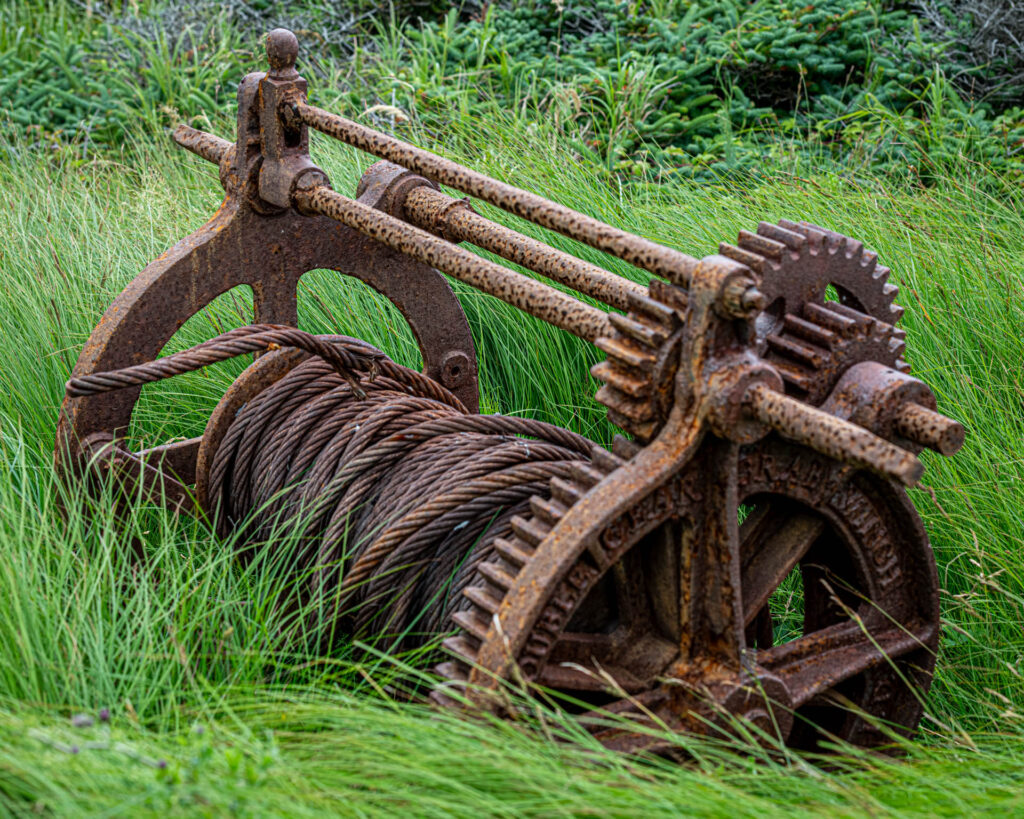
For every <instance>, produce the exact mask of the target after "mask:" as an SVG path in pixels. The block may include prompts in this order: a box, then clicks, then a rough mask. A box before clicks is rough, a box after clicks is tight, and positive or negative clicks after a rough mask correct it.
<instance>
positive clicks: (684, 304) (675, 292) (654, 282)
mask: <svg viewBox="0 0 1024 819" xmlns="http://www.w3.org/2000/svg"><path fill="white" fill-rule="evenodd" d="M647 287H648V290H649V291H650V294H651V298H650V299H647V300H648V301H653V302H654V303H655V304H658V306H659V307H660V308H661V309H663V310H668V311H669V312H670V313H671V314H672V318H673V321H672V322H665V326H666V327H672V328H673V329H674V328H675V327H677V326H679V324H680V322H681V319H680V318H679V317H680V316H683V315H686V310H687V308H688V307H689V304H690V294H689V293H687V291H685V290H683V288H681V287H676V286H675V285H674V284H669V283H668V282H666V281H662V280H661V279H651V283H650V284H649V285H648V286H647ZM627 298H628V299H629V303H630V306H631V307H632V306H633V299H637V301H639V300H641V299H644V298H646V297H644V296H640V295H637V294H633V293H631V294H630V295H629V296H627ZM633 309H635V310H636V312H638V313H643V312H644V311H643V309H641V308H640V307H635V308H633Z"/></svg>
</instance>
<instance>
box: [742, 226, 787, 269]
mask: <svg viewBox="0 0 1024 819" xmlns="http://www.w3.org/2000/svg"><path fill="white" fill-rule="evenodd" d="M737 244H738V245H739V246H740V248H741V249H742V250H749V251H751V252H752V253H757V254H758V255H761V256H767V257H768V258H769V259H774V260H775V261H779V260H780V259H782V254H783V253H785V252H786V250H787V248H786V246H785V245H784V244H783V243H782V242H776V241H775V240H774V239H769V238H768V237H767V236H758V235H757V234H756V233H751V232H750V231H749V230H741V231H740V240H739V242H737Z"/></svg>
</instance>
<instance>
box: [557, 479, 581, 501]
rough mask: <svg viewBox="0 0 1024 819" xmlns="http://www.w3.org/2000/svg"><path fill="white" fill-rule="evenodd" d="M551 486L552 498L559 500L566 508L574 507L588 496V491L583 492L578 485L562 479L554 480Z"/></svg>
mask: <svg viewBox="0 0 1024 819" xmlns="http://www.w3.org/2000/svg"><path fill="white" fill-rule="evenodd" d="M550 486H551V495H552V497H555V498H557V499H558V500H559V501H561V502H562V503H564V504H565V505H566V506H572V505H573V504H574V503H576V502H577V501H578V500H579V499H580V498H582V497H583V496H584V494H586V490H581V489H580V487H578V486H577V485H576V484H574V483H572V482H571V481H566V480H563V479H562V478H552V479H551V484H550Z"/></svg>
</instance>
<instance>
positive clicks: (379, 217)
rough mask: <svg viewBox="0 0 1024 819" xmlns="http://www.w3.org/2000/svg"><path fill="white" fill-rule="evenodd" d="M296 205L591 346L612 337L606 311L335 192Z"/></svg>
mask: <svg viewBox="0 0 1024 819" xmlns="http://www.w3.org/2000/svg"><path fill="white" fill-rule="evenodd" d="M295 204H296V206H297V207H298V209H299V211H300V212H302V213H307V214H319V215H321V216H326V217H327V218H329V219H335V220H336V221H338V222H341V223H342V224H343V225H346V226H348V227H350V228H354V229H355V230H358V231H359V232H360V233H362V234H364V235H366V236H369V237H370V238H372V239H375V240H376V241H378V242H381V243H382V244H385V245H387V246H388V247H391V248H394V249H395V250H397V251H399V252H400V253H403V254H405V255H406V256H409V257H411V258H413V259H416V260H417V261H420V262H424V263H425V264H429V265H431V266H432V267H435V268H437V269H438V270H440V271H442V272H444V273H447V274H448V275H449V276H454V277H455V278H457V279H458V280H459V281H462V282H465V283H466V284H470V285H473V287H476V288H478V289H479V290H482V291H483V292H485V293H488V294H490V295H492V296H495V297H496V298H499V299H501V300H502V301H504V302H507V303H508V304H511V305H512V306H513V307H518V308H519V309H520V310H523V311H525V312H527V313H529V314H530V315H532V316H536V317H537V318H539V319H542V320H543V321H546V322H548V323H549V324H553V325H554V326H555V327H560V328H561V329H563V330H566V331H568V332H570V333H572V334H573V335H577V336H579V337H580V338H583V339H586V340H587V341H595V340H596V339H598V338H600V337H601V336H602V335H605V334H606V333H607V332H608V315H607V313H605V312H603V311H602V310H598V309H597V308H596V307H591V306H590V305H589V304H585V303H583V302H581V301H579V300H578V299H574V298H573V297H572V296H568V295H566V294H564V293H562V292H560V291H558V290H556V289H555V288H553V287H550V286H548V285H546V284H542V283H541V282H538V281H536V280H534V279H530V278H527V277H526V276H522V275H519V274H517V273H515V272H513V271H511V270H509V269H508V268H505V267H502V266H501V265H497V264H494V263H493V262H489V261H487V260H486V259H483V258H481V257H480V256H477V255H476V254H475V253H470V252H469V251H468V250H465V249H463V248H461V247H459V246H458V245H454V244H452V243H451V242H447V241H445V240H444V239H440V238H438V237H437V236H434V235H432V234H430V233H428V232H427V231H425V230H422V229H420V228H417V227H415V226H413V225H410V224H409V223H408V222H403V221H402V220H401V219H396V218H395V217H393V216H390V215H388V214H387V213H384V212H383V211H379V210H377V209H375V208H371V207H368V206H366V205H363V204H360V203H359V202H357V201H356V200H355V199H349V198H348V197H347V196H343V195H341V194H340V193H336V192H335V191H332V190H331V189H330V188H326V187H321V186H317V187H314V188H312V189H311V190H300V191H298V192H297V194H296V196H295Z"/></svg>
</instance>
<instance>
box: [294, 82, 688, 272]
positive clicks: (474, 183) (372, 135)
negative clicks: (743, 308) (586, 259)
mask: <svg viewBox="0 0 1024 819" xmlns="http://www.w3.org/2000/svg"><path fill="white" fill-rule="evenodd" d="M291 110H292V112H293V113H294V114H295V115H296V116H297V118H298V119H300V120H301V121H302V122H304V123H305V124H306V125H308V126H309V127H310V128H315V129H316V130H318V131H322V132H323V133H325V134H327V135H328V136H332V137H334V138H335V139H340V140H341V141H342V142H346V143H348V144H349V145H353V146H355V147H356V148H359V149H360V150H362V151H366V152H367V153H369V154H373V155H374V156H378V157H380V158H381V159H386V160H388V161H389V162H394V163H395V164H396V165H401V166H402V167H403V168H408V169H409V170H411V171H415V172H416V173H418V174H422V175H423V176H426V177H428V178H430V179H433V180H434V181H435V182H440V183H441V184H443V185H448V186H449V187H452V188H456V189H457V190H460V191H462V192H464V193H468V194H469V195H470V196H475V197H477V198H478V199H482V200H483V201H485V202H490V203H491V204H492V205H496V206H497V207H499V208H502V209H503V210H507V211H508V212H509V213H513V214H515V215H516V216H519V217H521V218H523V219H526V220H527V221H530V222H535V223H536V224H538V225H541V226H543V227H546V228H549V229H551V230H554V231H557V232H558V233H561V234H563V235H565V236H568V237H569V238H571V239H577V240H579V241H581V242H583V243H585V244H588V245H590V246H591V247H594V248H597V249H598V250H603V251H604V252H605V253H609V254H611V255H612V256H616V257H618V258H619V259H622V260H623V261H626V262H629V263H630V264H632V265H635V266H636V267H639V268H641V269H643V270H647V271H649V272H651V273H654V274H656V275H658V276H662V277H664V278H667V279H669V280H670V281H671V282H673V283H675V284H679V285H682V286H684V287H685V286H687V285H689V282H690V278H691V276H692V274H693V271H694V270H695V269H696V267H697V259H695V258H693V257H692V256H688V255H687V254H685V253H681V252H680V251H678V250H673V249H672V248H670V247H665V245H660V244H658V243H657V242H652V241H651V240H649V239H644V238H642V237H640V236H634V235H633V234H631V233H628V232H626V231H624V230H620V229H619V228H615V227H612V226H611V225H607V224H605V223H604V222H601V221H598V220H597V219H594V218H593V217H590V216H586V215H585V214H582V213H579V212H578V211H574V210H572V209H570V208H567V207H565V206H564V205H559V204H558V203H556V202H552V201H550V200H548V199H545V198H544V197H542V196H537V194H535V193H530V192H529V191H524V190H522V189H520V188H516V187H513V186H512V185H506V184H505V183H504V182H499V181H498V180H497V179H492V178H491V177H489V176H486V175H484V174H482V173H478V172H477V171H474V170H472V169H470V168H466V167H464V166H462V165H459V164H457V163H455V162H452V161H451V160H448V159H444V158H443V157H440V156H438V155H437V154H434V153H431V152H430V151H425V150H423V149H422V148H417V147H415V146H414V145H410V144H409V143H407V142H402V141H401V140H399V139H395V138H394V137H392V136H388V135H387V134H382V133H381V132H380V131H375V130H374V129H373V128H368V127H367V126H365V125H360V124H359V123H357V122H353V121H352V120H349V119H345V118H344V117H340V116H338V115H337V114H332V113H331V112H329V111H324V110H323V109H321V108H317V107H315V106H312V105H307V104H306V103H303V102H297V103H294V106H293V108H292V109H291Z"/></svg>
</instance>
